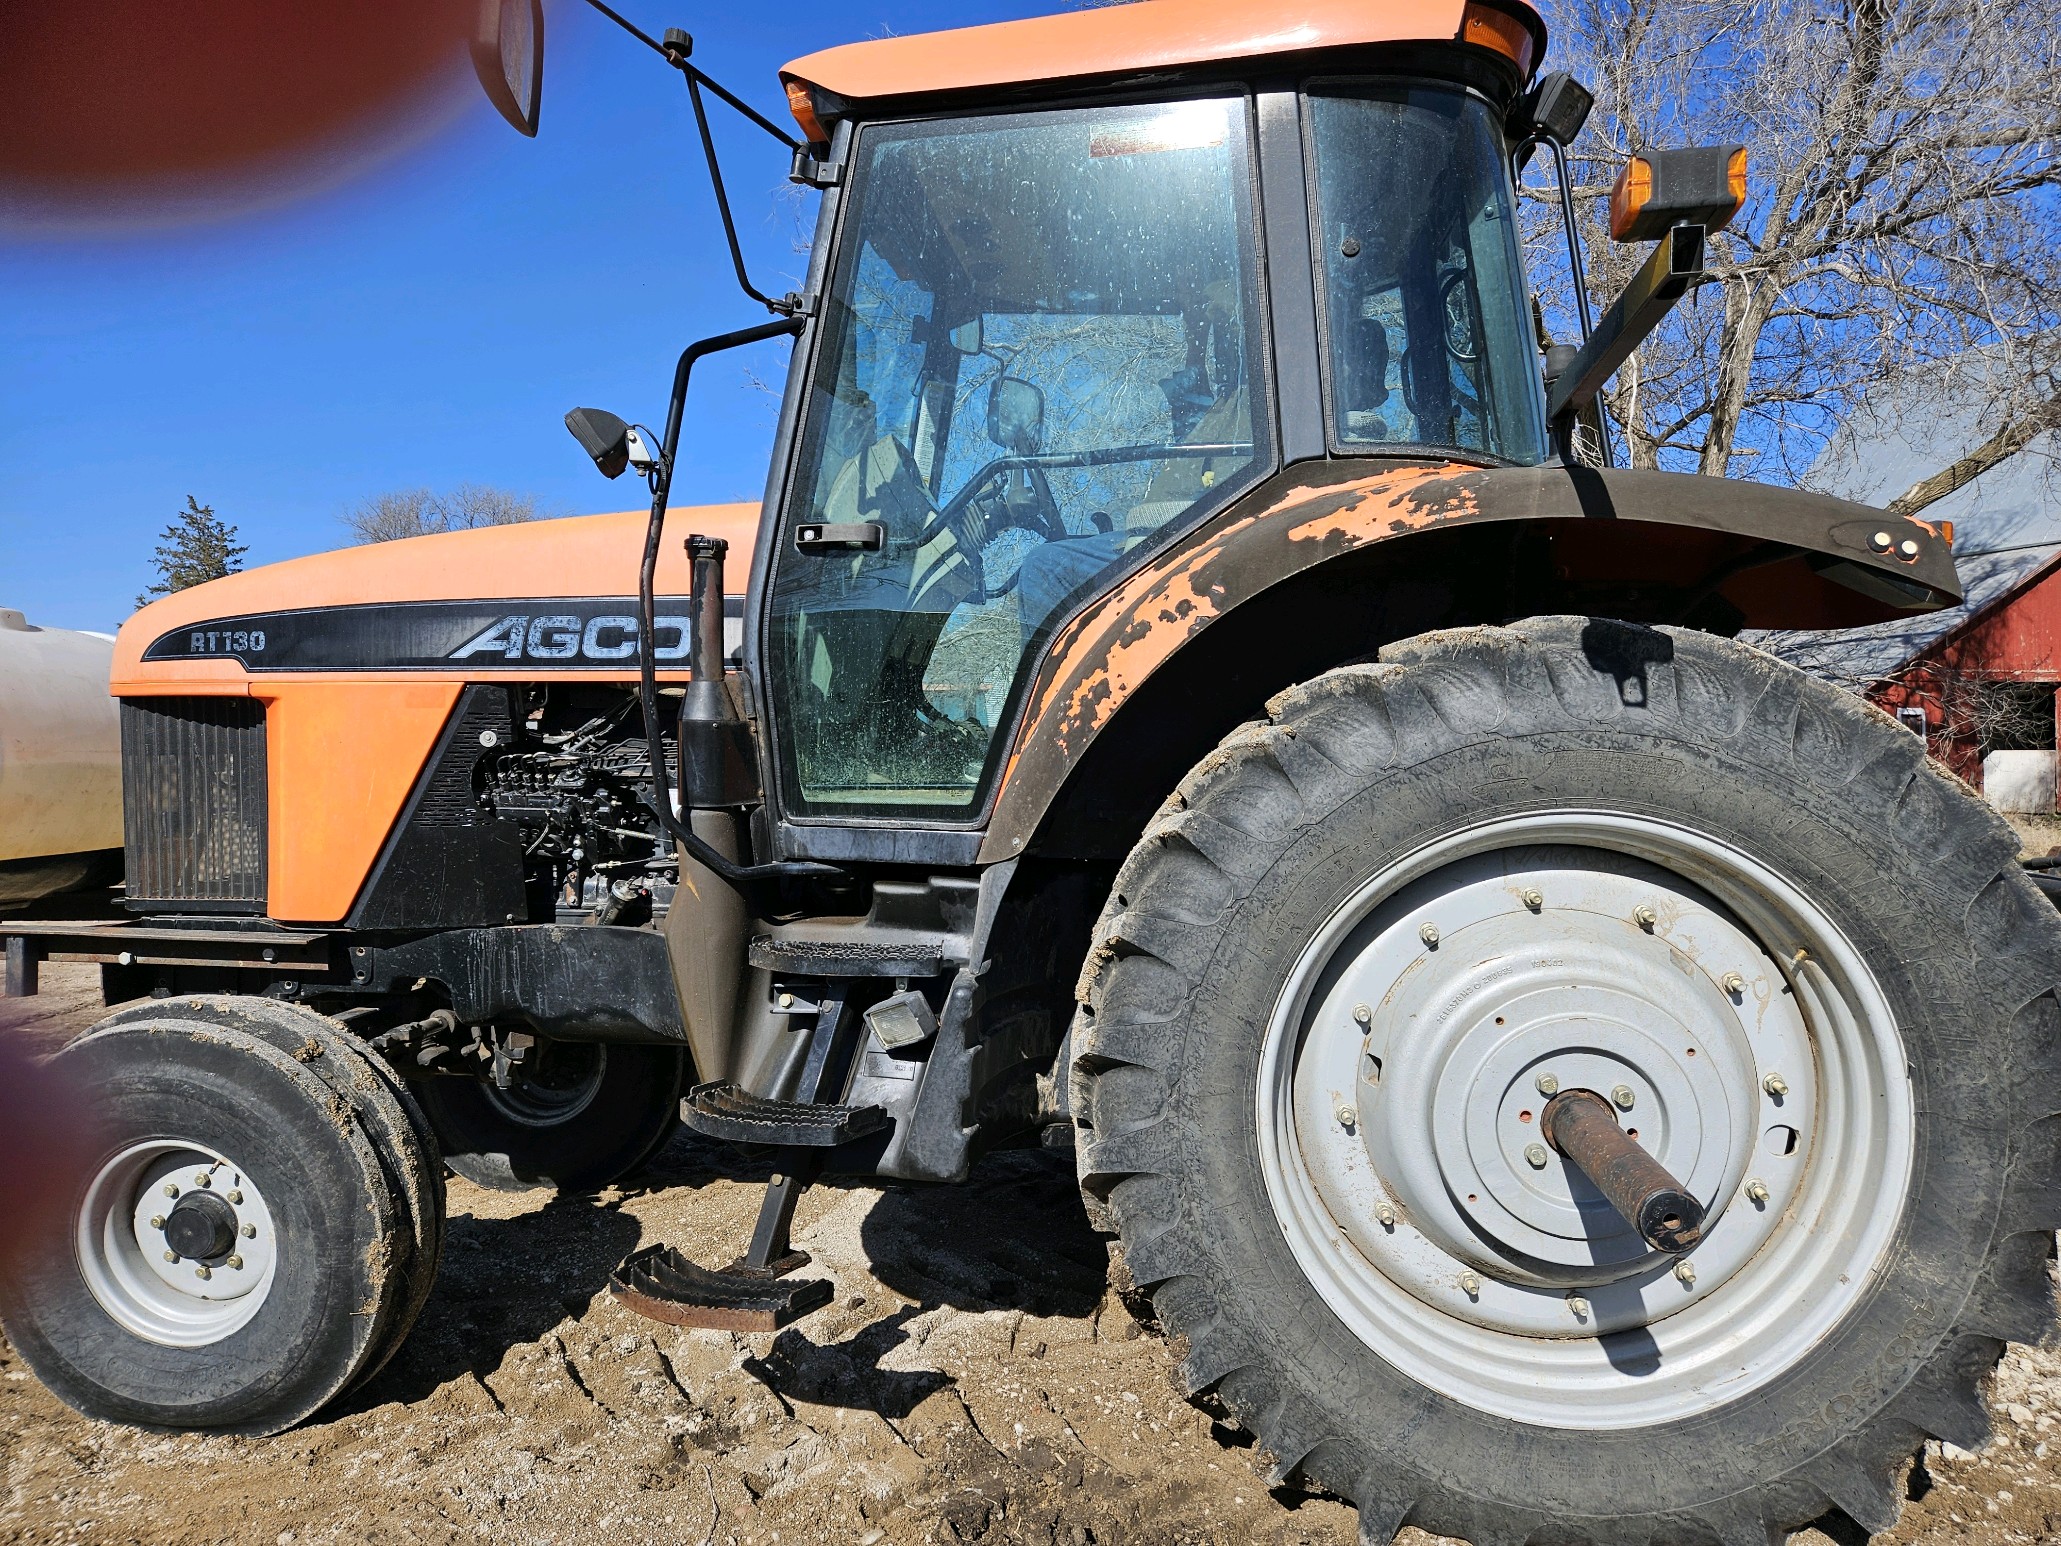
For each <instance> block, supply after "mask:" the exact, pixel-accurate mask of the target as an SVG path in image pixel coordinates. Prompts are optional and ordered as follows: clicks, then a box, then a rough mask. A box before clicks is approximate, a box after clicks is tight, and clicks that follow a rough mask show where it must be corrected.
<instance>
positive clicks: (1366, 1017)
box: [1353, 1004, 1374, 1025]
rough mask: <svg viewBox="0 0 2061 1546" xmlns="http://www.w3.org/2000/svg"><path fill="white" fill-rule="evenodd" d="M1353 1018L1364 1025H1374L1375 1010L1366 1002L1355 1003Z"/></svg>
mask: <svg viewBox="0 0 2061 1546" xmlns="http://www.w3.org/2000/svg"><path fill="white" fill-rule="evenodd" d="M1353 1018H1354V1019H1355V1020H1357V1021H1359V1022H1360V1024H1362V1025H1372V1024H1373V1023H1374V1011H1373V1010H1372V1009H1370V1008H1368V1007H1367V1006H1366V1005H1365V1004H1355V1005H1353Z"/></svg>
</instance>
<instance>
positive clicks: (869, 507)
mask: <svg viewBox="0 0 2061 1546" xmlns="http://www.w3.org/2000/svg"><path fill="white" fill-rule="evenodd" d="M855 163H856V173H855V176H854V179H853V190H852V199H853V204H852V207H851V208H850V210H849V211H848V213H847V215H846V217H845V225H844V230H843V232H842V234H841V237H840V249H839V250H840V257H839V260H838V265H837V270H836V276H835V279H834V281H833V285H832V294H831V297H830V300H829V302H828V304H827V306H826V309H825V319H824V323H823V337H822V340H821V343H820V346H819V349H818V352H817V356H816V363H815V367H814V369H815V375H814V378H813V381H812V383H811V399H810V403H809V406H808V409H807V411H806V417H805V431H804V435H803V439H802V446H801V454H800V458H799V461H798V465H797V467H796V469H795V476H794V478H793V481H792V485H791V488H792V492H791V494H790V497H789V502H788V509H787V511H786V520H785V523H784V530H785V532H786V533H787V534H788V535H787V538H786V540H784V541H783V544H782V547H781V550H780V552H779V554H778V557H777V559H776V566H777V567H776V569H775V574H774V582H773V592H772V597H771V605H770V607H769V609H768V623H767V627H768V638H767V645H768V648H767V660H768V666H769V684H770V687H771V691H772V694H773V699H774V709H775V712H776V713H777V714H778V715H779V716H780V718H781V727H782V728H781V733H780V735H779V736H778V737H777V740H778V742H779V744H780V745H781V746H782V748H783V753H784V757H785V759H786V766H785V767H784V768H783V782H784V784H785V786H786V795H787V800H786V804H787V808H788V809H789V810H790V811H792V812H794V813H796V814H804V815H807V814H833V813H840V812H841V813H847V814H854V815H861V816H864V815H879V816H886V815H909V814H924V813H929V814H933V815H936V816H938V817H941V818H946V819H950V818H953V817H957V818H961V819H963V818H964V817H965V816H967V815H969V814H970V810H971V808H972V807H974V806H975V805H976V804H977V802H978V801H979V799H980V798H981V796H982V794H983V792H984V790H985V787H986V782H987V780H988V778H989V777H990V775H991V764H992V762H993V761H994V757H995V754H996V751H997V746H996V742H997V735H998V731H1000V730H1001V729H1003V728H1004V727H1005V726H1006V725H1007V723H1008V721H1009V720H1010V718H1011V717H1012V714H1013V708H1014V704H1015V702H1016V699H1017V697H1018V695H1019V694H1020V693H1021V692H1022V691H1023V690H1024V688H1025V686H1026V680H1025V679H1026V677H1027V675H1028V674H1029V672H1030V671H1031V670H1032V669H1033V667H1034V664H1035V662H1036V660H1037V659H1038V658H1039V657H1040V655H1041V653H1042V650H1043V647H1044V645H1045V643H1046V642H1047V640H1048V639H1049V638H1050V636H1051V633H1052V631H1053V630H1054V628H1055V627H1056V626H1057V625H1058V624H1060V623H1061V622H1063V621H1064V620H1065V619H1066V618H1067V617H1068V616H1069V615H1071V614H1072V613H1073V612H1074V611H1075V610H1077V609H1078V607H1079V606H1080V605H1081V604H1083V603H1084V602H1085V601H1086V600H1088V599H1090V598H1091V597H1093V596H1095V595H1098V594H1100V593H1101V592H1103V591H1105V590H1107V589H1109V588H1110V587H1111V586H1113V585H1114V584H1115V583H1116V582H1117V580H1118V578H1119V577H1120V576H1121V574H1122V572H1123V571H1125V570H1126V569H1127V568H1129V567H1131V566H1133V565H1134V564H1136V563H1138V562H1141V561H1142V560H1143V558H1144V551H1143V550H1144V549H1145V548H1147V547H1148V546H1149V545H1151V544H1152V543H1154V542H1155V541H1156V540H1157V539H1159V538H1160V537H1161V536H1162V535H1163V534H1165V533H1167V532H1169V531H1170V530H1171V529H1173V528H1174V527H1176V526H1180V525H1185V524H1189V523H1192V522H1193V521H1194V520H1196V519H1199V518H1200V517H1201V515H1202V514H1204V513H1205V512H1206V511H1207V510H1209V509H1211V508H1215V507H1216V506H1218V505H1220V504H1221V503H1222V502H1223V501H1224V500H1226V499H1228V498H1230V497H1231V496H1232V495H1233V494H1234V493H1235V492H1236V491H1238V490H1239V489H1241V488H1243V487H1249V486H1250V484H1251V483H1252V481H1253V480H1254V479H1255V478H1256V477H1257V476H1258V474H1259V472H1260V471H1263V470H1264V468H1265V466H1266V465H1267V458H1268V456H1269V454H1270V453H1269V451H1268V448H1267V445H1266V432H1265V427H1264V426H1265V421H1266V419H1267V411H1266V403H1265V399H1264V395H1263V393H1262V392H1261V391H1260V390H1259V389H1258V386H1257V379H1258V376H1259V369H1258V365H1257V360H1258V357H1259V356H1258V351H1259V348H1260V344H1261V339H1260V336H1259V325H1258V322H1257V319H1256V312H1257V307H1256V302H1255V299H1254V293H1255V270H1256V261H1255V252H1254V243H1253V236H1252V224H1253V218H1252V209H1251V198H1250V187H1251V181H1252V173H1251V166H1250V150H1249V147H1248V142H1247V131H1246V104H1245V102H1244V100H1243V99H1242V98H1238V97H1228V98H1223V99H1214V100H1207V101H1185V102H1177V103H1164V104H1157V105H1152V106H1144V107H1108V108H1093V109H1087V110H1076V111H1060V112H1045V113H1028V114H1011V115H1005V116H997V117H991V118H981V119H974V120H963V119H962V120H957V121H954V122H951V123H931V124H915V125H884V126H876V127H873V128H870V129H867V130H866V131H864V132H863V133H862V135H861V137H860V140H859V144H858V148H857V153H856V155H855ZM818 525H823V526H831V527H840V528H844V529H846V530H860V531H863V530H866V529H867V528H877V546H872V545H870V544H871V543H872V541H873V537H871V536H869V537H868V538H866V539H865V541H864V542H860V543H854V544H853V545H851V546H848V547H836V548H831V549H828V550H824V549H822V548H815V549H812V550H809V551H802V550H799V549H798V548H797V547H796V545H795V542H794V540H793V539H794V533H795V532H796V531H797V529H798V528H800V527H804V526H807V527H814V526H818Z"/></svg>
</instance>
